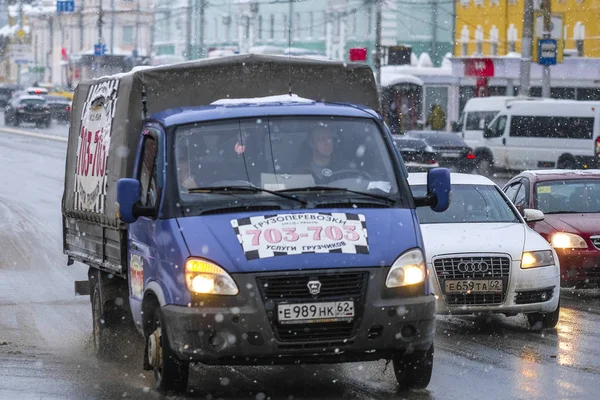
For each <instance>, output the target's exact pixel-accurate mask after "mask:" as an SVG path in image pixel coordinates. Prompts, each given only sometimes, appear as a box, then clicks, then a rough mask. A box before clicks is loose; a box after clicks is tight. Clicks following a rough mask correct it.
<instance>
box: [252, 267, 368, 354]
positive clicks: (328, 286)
mask: <svg viewBox="0 0 600 400" xmlns="http://www.w3.org/2000/svg"><path fill="white" fill-rule="evenodd" d="M368 278H369V273H368V272H366V271H360V272H345V273H338V272H333V273H332V272H322V271H315V272H307V273H303V274H285V273H284V274H278V275H271V276H261V277H258V278H257V284H258V287H259V290H260V293H261V295H262V298H263V301H264V303H265V305H266V309H267V310H274V312H271V313H268V315H269V320H270V323H271V328H272V329H273V333H274V334H275V337H276V339H277V341H278V342H284V343H294V344H298V345H301V344H302V343H315V344H316V343H320V344H319V345H318V348H322V349H323V350H326V349H327V348H329V345H328V343H336V342H339V341H345V340H348V339H351V338H352V337H354V335H355V334H356V331H357V329H358V327H359V325H360V320H361V319H362V315H363V313H364V302H365V295H366V291H367V282H368ZM315 280H318V281H319V282H320V283H321V287H320V293H319V294H317V295H312V294H311V293H310V291H309V289H308V283H309V282H310V281H315ZM334 300H353V301H354V310H355V317H354V319H353V320H352V321H350V322H345V321H344V322H329V323H299V324H279V322H278V321H277V312H276V310H277V305H278V304H280V303H313V302H324V301H334ZM286 346H289V345H287V344H286V345H284V344H283V343H282V349H283V348H284V347H286ZM286 348H287V347H286ZM300 348H304V347H303V346H300Z"/></svg>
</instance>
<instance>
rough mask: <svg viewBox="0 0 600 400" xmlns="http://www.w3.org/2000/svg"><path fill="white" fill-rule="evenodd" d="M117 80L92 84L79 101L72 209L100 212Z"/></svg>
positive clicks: (103, 204)
mask: <svg viewBox="0 0 600 400" xmlns="http://www.w3.org/2000/svg"><path fill="white" fill-rule="evenodd" d="M118 87H119V80H116V79H115V80H110V81H105V82H102V83H98V84H96V85H93V86H92V87H91V88H90V90H89V92H88V96H87V99H86V101H85V103H84V105H83V112H82V115H81V129H80V131H79V142H78V145H77V159H76V165H77V167H76V170H75V187H74V204H73V209H74V210H79V211H92V212H95V213H104V209H105V206H106V189H107V182H106V179H107V178H106V176H107V174H106V172H107V165H108V164H107V161H108V154H109V149H110V139H111V131H112V121H113V117H114V114H115V109H116V105H117V90H118Z"/></svg>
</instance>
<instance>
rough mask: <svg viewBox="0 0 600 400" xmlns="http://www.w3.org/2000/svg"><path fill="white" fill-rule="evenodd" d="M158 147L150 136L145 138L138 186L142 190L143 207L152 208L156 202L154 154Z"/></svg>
mask: <svg viewBox="0 0 600 400" xmlns="http://www.w3.org/2000/svg"><path fill="white" fill-rule="evenodd" d="M157 150H158V145H157V143H156V140H155V139H154V138H153V137H151V136H146V138H145V140H144V146H143V150H142V151H143V152H142V165H141V169H140V178H139V179H140V184H141V189H142V193H141V194H142V198H141V202H142V205H143V206H149V207H154V206H156V201H157V185H156V153H157Z"/></svg>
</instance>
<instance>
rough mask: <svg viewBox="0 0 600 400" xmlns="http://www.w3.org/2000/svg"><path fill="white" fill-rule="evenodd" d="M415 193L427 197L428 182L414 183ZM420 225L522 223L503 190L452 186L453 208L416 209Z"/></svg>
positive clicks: (485, 187)
mask: <svg viewBox="0 0 600 400" xmlns="http://www.w3.org/2000/svg"><path fill="white" fill-rule="evenodd" d="M411 189H412V192H413V194H414V195H415V196H424V195H425V194H426V192H427V187H426V186H425V185H414V186H411ZM417 216H418V218H419V222H420V223H421V224H452V223H482V222H485V223H490V222H519V223H520V222H521V220H520V219H519V217H518V215H517V214H516V212H515V211H513V208H512V207H511V206H510V205H509V203H508V200H506V198H505V197H504V196H503V195H502V194H501V193H500V191H499V190H498V189H497V188H496V187H495V186H491V185H452V197H451V200H450V207H449V208H448V209H447V210H446V211H444V212H441V213H438V212H434V211H432V210H431V208H429V207H419V208H417Z"/></svg>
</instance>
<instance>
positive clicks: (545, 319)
mask: <svg viewBox="0 0 600 400" xmlns="http://www.w3.org/2000/svg"><path fill="white" fill-rule="evenodd" d="M559 318H560V300H559V301H558V307H556V310H555V311H553V312H551V313H547V314H542V313H531V314H527V320H528V321H529V327H530V328H531V329H532V330H535V331H539V330H542V329H552V328H555V327H556V325H557V324H558V320H559Z"/></svg>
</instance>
